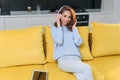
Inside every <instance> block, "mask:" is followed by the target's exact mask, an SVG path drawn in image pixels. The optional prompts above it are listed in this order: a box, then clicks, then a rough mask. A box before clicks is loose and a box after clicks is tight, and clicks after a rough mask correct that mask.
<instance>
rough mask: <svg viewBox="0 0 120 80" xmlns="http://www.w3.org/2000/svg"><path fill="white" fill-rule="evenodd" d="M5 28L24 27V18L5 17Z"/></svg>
mask: <svg viewBox="0 0 120 80" xmlns="http://www.w3.org/2000/svg"><path fill="white" fill-rule="evenodd" d="M5 27H6V29H22V28H25V27H26V18H23V17H8V18H5Z"/></svg>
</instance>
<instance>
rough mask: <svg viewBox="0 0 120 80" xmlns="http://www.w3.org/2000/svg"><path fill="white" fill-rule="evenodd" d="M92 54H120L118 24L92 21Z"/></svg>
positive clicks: (119, 26)
mask: <svg viewBox="0 0 120 80" xmlns="http://www.w3.org/2000/svg"><path fill="white" fill-rule="evenodd" d="M91 27H92V48H91V51H92V55H93V56H94V57H100V56H110V55H120V24H107V23H99V22H92V23H91Z"/></svg>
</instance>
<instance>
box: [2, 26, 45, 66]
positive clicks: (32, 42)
mask: <svg viewBox="0 0 120 80" xmlns="http://www.w3.org/2000/svg"><path fill="white" fill-rule="evenodd" d="M43 63H45V56H44V51H43V37H42V27H40V26H39V27H32V28H26V29H21V30H2V31H0V67H7V66H16V65H26V64H43Z"/></svg>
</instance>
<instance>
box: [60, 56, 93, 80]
mask: <svg viewBox="0 0 120 80" xmlns="http://www.w3.org/2000/svg"><path fill="white" fill-rule="evenodd" d="M58 66H59V68H60V69H61V70H63V71H65V72H72V73H73V74H74V75H75V76H76V78H77V80H94V79H93V75H92V72H91V69H90V66H89V65H88V64H86V63H83V62H82V61H81V59H80V57H78V56H63V57H60V58H59V59H58Z"/></svg>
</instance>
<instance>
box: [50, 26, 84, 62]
mask: <svg viewBox="0 0 120 80" xmlns="http://www.w3.org/2000/svg"><path fill="white" fill-rule="evenodd" d="M51 33H52V38H53V41H54V60H57V59H58V58H60V57H62V56H80V57H81V55H80V51H79V46H80V45H81V44H82V38H81V36H80V34H79V33H78V31H77V28H73V31H69V30H68V29H67V27H66V26H63V27H55V26H52V27H51Z"/></svg>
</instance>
